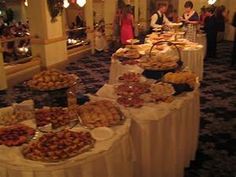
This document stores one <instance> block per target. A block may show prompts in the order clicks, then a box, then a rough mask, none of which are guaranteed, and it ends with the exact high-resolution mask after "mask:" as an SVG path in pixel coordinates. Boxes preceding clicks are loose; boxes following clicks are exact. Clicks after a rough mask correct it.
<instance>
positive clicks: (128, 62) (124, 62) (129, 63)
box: [121, 60, 139, 65]
mask: <svg viewBox="0 0 236 177" xmlns="http://www.w3.org/2000/svg"><path fill="white" fill-rule="evenodd" d="M121 63H122V65H136V64H138V63H139V61H137V60H125V61H122V62H121Z"/></svg>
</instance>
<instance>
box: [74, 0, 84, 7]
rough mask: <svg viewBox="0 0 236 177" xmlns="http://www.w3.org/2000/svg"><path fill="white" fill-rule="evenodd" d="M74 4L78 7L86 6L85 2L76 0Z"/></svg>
mask: <svg viewBox="0 0 236 177" xmlns="http://www.w3.org/2000/svg"><path fill="white" fill-rule="evenodd" d="M76 3H77V4H78V5H79V6H80V7H83V6H84V5H85V4H86V0H76Z"/></svg>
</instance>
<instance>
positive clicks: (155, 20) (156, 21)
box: [150, 3, 171, 29]
mask: <svg viewBox="0 0 236 177" xmlns="http://www.w3.org/2000/svg"><path fill="white" fill-rule="evenodd" d="M166 11H167V5H166V4H163V3H162V4H159V8H158V10H157V12H156V13H154V14H153V15H152V17H151V24H150V26H151V28H152V29H154V28H160V27H161V26H163V25H169V24H171V22H170V21H169V20H168V18H167V17H166V15H165V13H166Z"/></svg>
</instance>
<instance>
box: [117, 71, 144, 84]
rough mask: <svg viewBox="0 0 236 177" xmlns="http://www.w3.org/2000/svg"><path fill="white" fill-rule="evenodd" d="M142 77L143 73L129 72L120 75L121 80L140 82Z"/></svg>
mask: <svg viewBox="0 0 236 177" xmlns="http://www.w3.org/2000/svg"><path fill="white" fill-rule="evenodd" d="M140 78H141V74H139V73H134V72H128V73H124V74H123V75H122V76H120V77H119V81H120V82H139V81H140Z"/></svg>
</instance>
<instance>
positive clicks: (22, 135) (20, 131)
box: [0, 124, 35, 146]
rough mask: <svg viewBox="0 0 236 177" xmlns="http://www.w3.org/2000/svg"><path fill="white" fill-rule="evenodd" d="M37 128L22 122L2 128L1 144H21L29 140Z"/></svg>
mask: <svg viewBox="0 0 236 177" xmlns="http://www.w3.org/2000/svg"><path fill="white" fill-rule="evenodd" d="M34 134H35V130H34V129H33V128H30V127H28V126H25V125H22V124H16V125H12V126H7V127H3V128H0V145H6V146H20V145H22V144H24V143H26V142H28V141H29V140H30V139H31V138H32V137H33V136H34Z"/></svg>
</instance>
